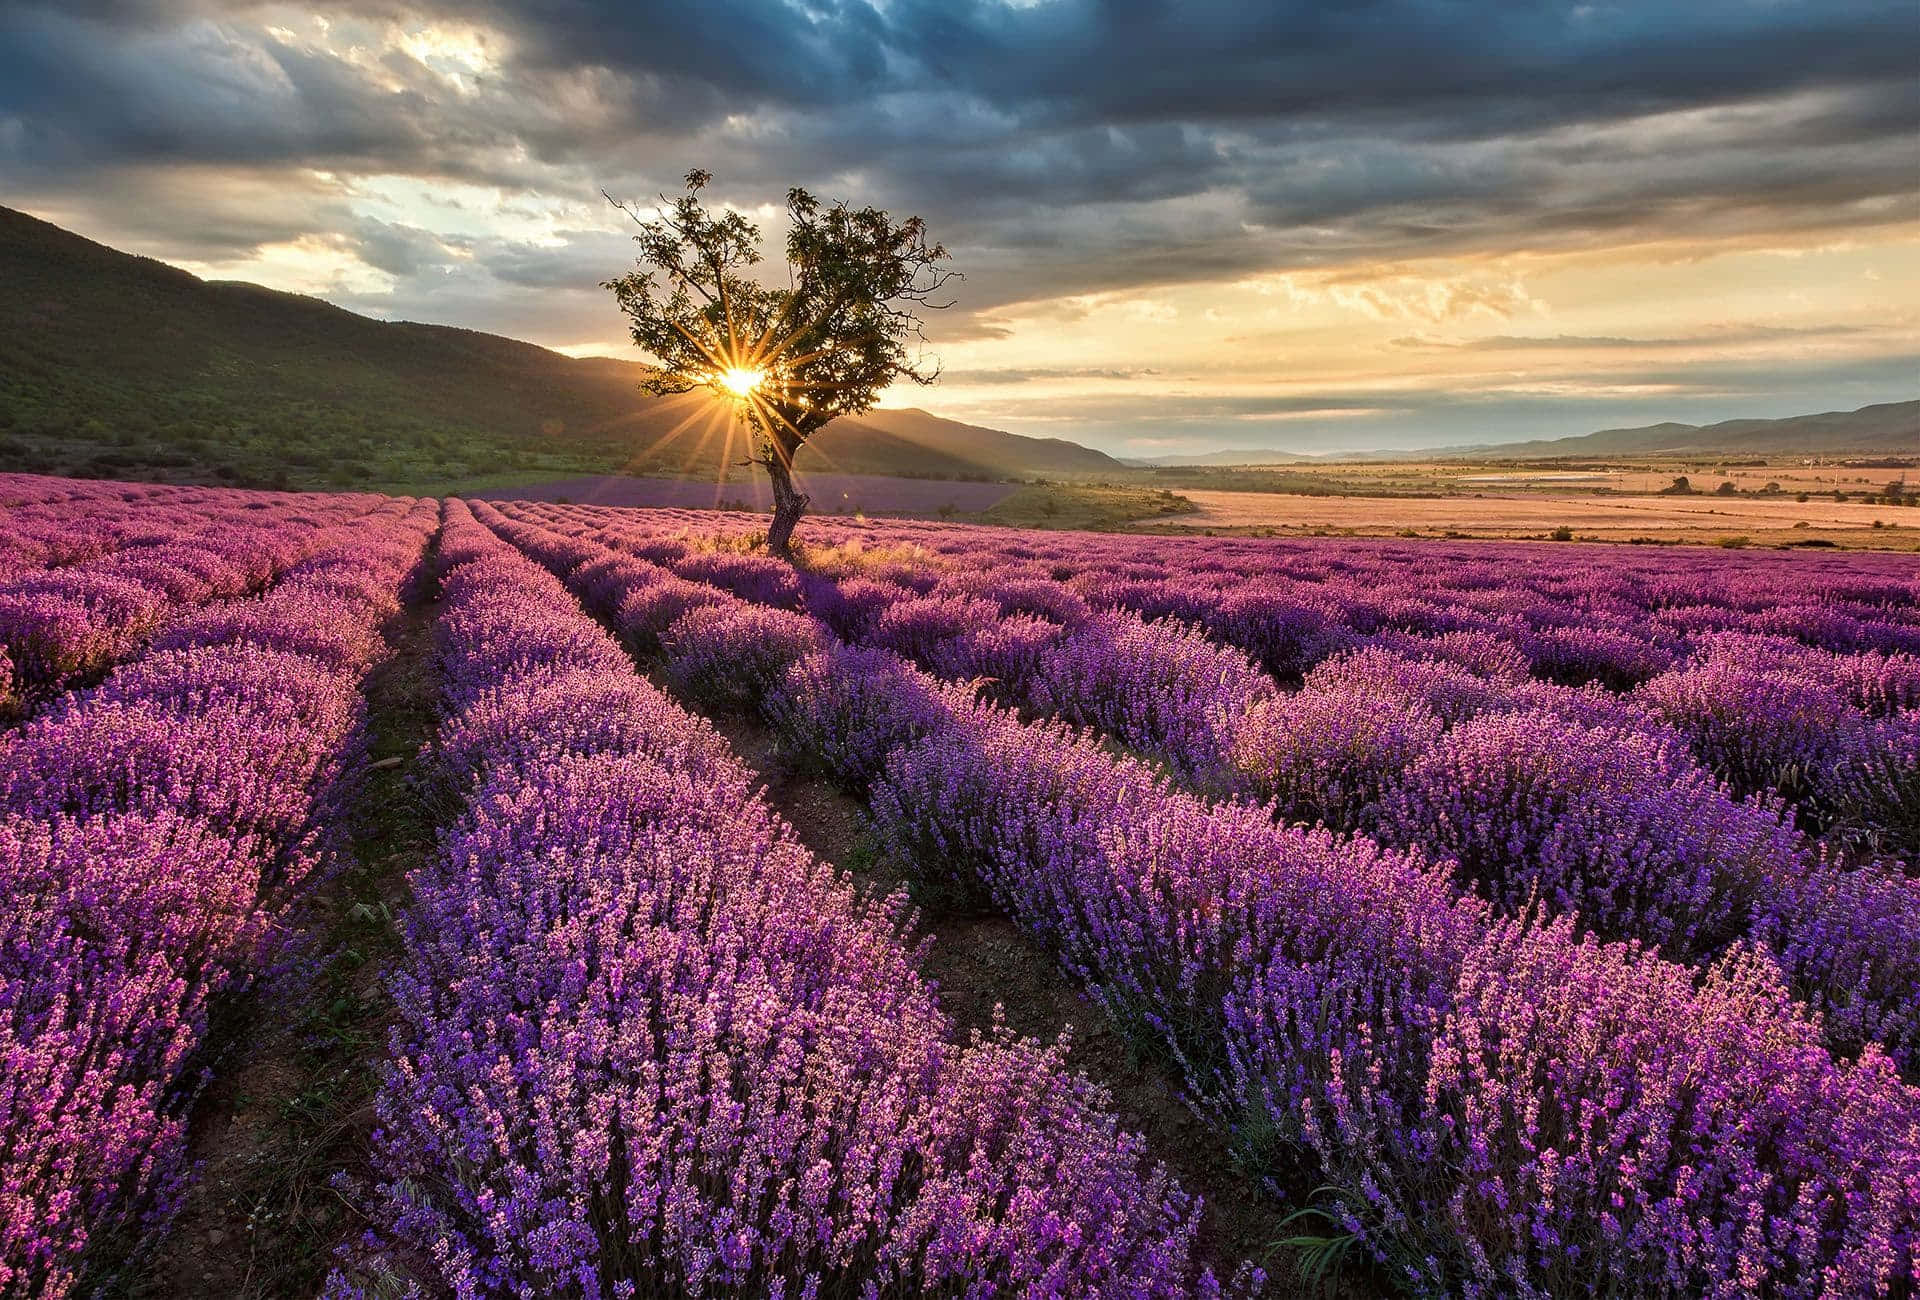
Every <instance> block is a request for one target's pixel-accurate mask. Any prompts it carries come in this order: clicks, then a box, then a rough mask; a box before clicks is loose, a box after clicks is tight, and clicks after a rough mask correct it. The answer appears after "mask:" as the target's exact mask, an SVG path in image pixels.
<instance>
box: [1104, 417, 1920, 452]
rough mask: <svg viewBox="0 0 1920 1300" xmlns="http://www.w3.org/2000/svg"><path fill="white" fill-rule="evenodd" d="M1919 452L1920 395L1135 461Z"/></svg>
mask: <svg viewBox="0 0 1920 1300" xmlns="http://www.w3.org/2000/svg"><path fill="white" fill-rule="evenodd" d="M1665 455H1681V456H1848V455H1861V456H1882V455H1891V456H1913V455H1920V401H1913V402H1882V403H1879V404H1878V405H1874V406H1863V407H1861V408H1860V409H1859V410H1857V411H1824V412H1822V413H1820V414H1818V415H1791V416H1786V417H1784V418H1781V419H1774V420H1758V419H1745V420H1722V421H1721V422H1720V423H1718V424H1705V425H1702V424H1677V423H1673V422H1668V423H1665V424H1649V425H1643V426H1640V427H1638V428H1633V429H1601V430H1600V431H1599V432H1597V433H1582V434H1576V435H1574V436H1572V437H1567V438H1536V439H1534V440H1532V441H1529V442H1499V443H1475V444H1473V445H1471V446H1450V447H1421V448H1416V449H1414V450H1412V451H1374V452H1337V453H1329V454H1325V455H1317V456H1305V455H1301V454H1299V453H1297V452H1290V451H1272V450H1257V451H1211V452H1202V453H1198V454H1195V455H1190V456H1155V457H1153V458H1151V459H1139V460H1129V461H1127V462H1126V463H1127V464H1129V465H1137V466H1142V467H1171V466H1228V465H1312V464H1316V463H1317V464H1323V465H1324V464H1328V463H1330V462H1335V461H1352V460H1387V461H1420V460H1485V459H1489V458H1498V459H1500V460H1536V459H1548V458H1553V457H1560V456H1573V457H1582V458H1587V459H1592V458H1596V457H1609V456H1665Z"/></svg>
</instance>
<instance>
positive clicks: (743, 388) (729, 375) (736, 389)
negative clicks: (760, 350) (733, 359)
mask: <svg viewBox="0 0 1920 1300" xmlns="http://www.w3.org/2000/svg"><path fill="white" fill-rule="evenodd" d="M766 377H767V376H766V372H765V371H763V370H750V369H748V368H746V367H745V366H733V367H730V368H729V369H726V370H722V371H721V372H720V373H719V375H717V376H716V378H717V379H718V380H719V381H720V386H721V387H722V388H724V389H726V390H727V391H728V392H729V393H732V394H733V395H734V396H735V397H748V396H751V395H752V393H753V390H754V389H756V388H758V387H760V381H761V380H763V379H765V378H766Z"/></svg>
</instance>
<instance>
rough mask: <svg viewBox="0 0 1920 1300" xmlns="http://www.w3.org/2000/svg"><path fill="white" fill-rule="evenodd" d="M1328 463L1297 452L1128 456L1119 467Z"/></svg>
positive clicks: (1321, 457)
mask: <svg viewBox="0 0 1920 1300" xmlns="http://www.w3.org/2000/svg"><path fill="white" fill-rule="evenodd" d="M1331 459H1333V457H1332V456H1331V455H1317V456H1316V455H1312V454H1310V453H1308V452H1301V451H1272V450H1262V451H1203V452H1197V453H1195V454H1193V455H1191V456H1128V457H1124V458H1123V460H1122V463H1123V464H1127V465H1133V466H1136V467H1138V468H1140V469H1159V468H1166V467H1172V466H1177V465H1315V464H1322V463H1324V462H1326V461H1328V460H1331Z"/></svg>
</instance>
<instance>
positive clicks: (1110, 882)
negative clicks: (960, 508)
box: [498, 518, 1920, 1296]
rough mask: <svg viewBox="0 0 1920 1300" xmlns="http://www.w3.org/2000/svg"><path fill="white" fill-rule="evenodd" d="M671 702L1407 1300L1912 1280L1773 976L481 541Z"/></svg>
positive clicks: (1892, 1130)
mask: <svg viewBox="0 0 1920 1300" xmlns="http://www.w3.org/2000/svg"><path fill="white" fill-rule="evenodd" d="M498 526H499V527H500V528H501V530H502V531H503V532H504V533H506V534H507V535H508V536H510V537H512V538H513V539H514V540H515V541H516V543H517V544H519V545H521V546H522V547H523V548H525V549H527V550H528V551H529V553H531V554H533V555H535V556H536V558H539V559H541V560H542V562H543V563H546V564H548V565H549V566H550V567H552V568H554V569H555V570H556V571H558V572H561V573H564V574H566V575H567V577H568V581H569V582H570V583H571V584H573V585H574V586H575V587H576V589H577V590H579V591H580V592H581V593H582V594H583V595H585V596H586V597H587V598H588V599H589V600H590V601H591V602H594V603H596V604H597V605H598V607H600V608H602V609H603V610H604V611H605V612H607V613H608V615H609V617H611V618H612V619H613V620H614V621H615V622H616V624H617V625H618V626H620V627H621V628H622V630H623V632H625V633H626V634H627V635H628V636H629V637H630V639H632V640H633V641H634V643H635V644H636V645H646V644H649V643H651V644H655V645H658V646H659V647H661V649H662V651H663V653H664V655H665V661H666V666H667V670H668V672H669V673H670V674H671V675H672V676H673V677H674V679H675V680H676V681H677V682H678V683H679V684H680V685H681V687H682V689H685V690H687V691H689V692H693V693H696V694H698V695H700V696H701V697H702V698H705V699H707V700H710V701H714V702H716V703H717V704H726V703H729V702H732V703H740V704H745V705H747V706H749V707H757V708H758V709H759V711H760V712H761V713H762V715H763V716H764V717H766V718H767V719H768V720H769V721H770V722H771V723H773V724H774V725H775V727H776V728H777V729H779V730H780V731H781V733H782V734H783V736H784V737H786V738H788V739H789V740H790V741H792V742H795V743H796V744H797V745H799V746H802V747H804V746H812V745H818V746H819V749H818V751H817V752H818V753H819V754H820V756H821V757H822V759H823V760H824V761H825V762H827V763H828V764H830V765H832V766H833V767H835V768H836V770H837V771H838V772H839V773H840V775H842V777H843V778H845V779H847V780H849V781H850V782H862V781H864V782H867V783H868V784H869V793H870V799H871V807H872V810H873V815H874V818H875V821H876V825H877V826H878V828H879V829H880V831H881V832H882V834H883V836H884V837H885V839H886V841H887V842H888V844H889V845H890V847H891V849H892V850H893V851H894V852H896V853H898V854H900V855H901V856H903V857H904V858H906V859H907V860H909V861H911V862H914V863H917V864H919V865H920V867H921V869H923V870H934V871H940V872H952V873H954V875H955V880H954V882H952V883H958V884H961V885H964V886H968V887H971V888H973V889H975V890H977V891H979V892H980V893H981V894H983V895H984V896H985V897H987V898H988V899H990V900H991V901H992V902H993V903H994V904H995V905H997V906H998V907H1000V908H1001V909H1003V910H1005V911H1006V912H1007V913H1008V914H1009V915H1011V916H1013V917H1014V918H1015V919H1017V920H1018V921H1019V922H1020V923H1021V924H1022V925H1024V926H1025V927H1026V928H1028V929H1029V930H1030V931H1032V932H1033V933H1034V934H1036V935H1037V936H1038V937H1040V938H1041V939H1042V940H1044V941H1045V942H1046V943H1047V944H1048V946H1049V947H1050V948H1051V949H1052V950H1053V951H1055V952H1056V953H1057V954H1058V956H1059V959H1060V961H1061V963H1062V965H1063V966H1064V967H1065V968H1066V969H1067V970H1068V971H1069V972H1070V973H1071V974H1073V975H1074V976H1075V977H1077V978H1078V979H1080V980H1082V981H1084V982H1085V983H1086V985H1087V987H1088V989H1089V991H1090V992H1091V993H1092V994H1093V995H1094V996H1095V997H1096V998H1098V999H1099V1000H1100V1001H1101V1002H1102V1003H1103V1005H1104V1006H1105V1007H1106V1008H1107V1009H1108V1011H1109V1012H1110V1013H1111V1014H1112V1015H1113V1016H1114V1017H1115V1019H1116V1020H1117V1021H1118V1022H1119V1023H1121V1024H1122V1025H1124V1026H1127V1027H1128V1028H1130V1029H1131V1030H1132V1031H1133V1032H1134V1033H1136V1034H1138V1035H1139V1036H1141V1037H1142V1038H1144V1039H1147V1040H1149V1041H1152V1042H1154V1043H1156V1044H1158V1046H1159V1047H1160V1048H1161V1049H1162V1050H1163V1051H1165V1052H1166V1053H1167V1055H1168V1056H1169V1058H1170V1059H1171V1060H1172V1061H1174V1062H1175V1063H1176V1065H1177V1066H1178V1068H1179V1069H1180V1071H1181V1072H1182V1074H1183V1076H1184V1077H1185V1079H1186V1081H1187V1084H1188V1087H1189V1089H1190V1093H1191V1096H1192V1099H1193V1101H1194V1103H1195V1104H1196V1106H1197V1107H1198V1108H1199V1109H1200V1111H1201V1112H1202V1113H1203V1114H1205V1115H1207V1116H1208V1117H1210V1118H1211V1119H1212V1120H1213V1121H1214V1122H1216V1123H1217V1124H1219V1125H1220V1127H1221V1128H1222V1129H1223V1131H1224V1132H1226V1133H1227V1134H1228V1136H1229V1137H1230V1139H1231V1140H1233V1141H1234V1142H1236V1143H1237V1144H1238V1145H1239V1146H1240V1148H1241V1149H1242V1150H1243V1151H1244V1152H1245V1154H1246V1156H1247V1158H1248V1159H1249V1160H1250V1161H1252V1162H1254V1164H1255V1165H1256V1167H1259V1168H1261V1169H1263V1170H1265V1171H1266V1172H1267V1174H1268V1176H1269V1177H1270V1179H1271V1180H1272V1182H1273V1184H1274V1185H1275V1187H1276V1189H1277V1190H1279V1191H1281V1193H1282V1194H1286V1193H1288V1192H1289V1191H1295V1190H1300V1189H1305V1188H1310V1187H1315V1186H1320V1185H1323V1184H1330V1185H1332V1186H1333V1187H1336V1188H1338V1189H1339V1192H1338V1194H1337V1197H1336V1199H1335V1200H1334V1202H1333V1203H1332V1204H1331V1205H1330V1206H1329V1207H1328V1209H1329V1212H1330V1213H1332V1214H1334V1215H1335V1216H1336V1217H1337V1218H1338V1219H1339V1220H1340V1221H1341V1222H1342V1223H1343V1224H1344V1225H1345V1227H1346V1228H1347V1229H1348V1230H1350V1231H1352V1232H1355V1233H1357V1234H1359V1235H1360V1237H1361V1238H1362V1240H1363V1241H1364V1242H1365V1243H1366V1246H1367V1249H1369V1250H1370V1251H1371V1252H1372V1253H1373V1255H1374V1256H1375V1258H1376V1259H1377V1260H1378V1261H1379V1263H1380V1265H1381V1266H1382V1267H1383V1268H1385V1269H1387V1270H1389V1271H1390V1273H1391V1274H1392V1275H1393V1276H1394V1277H1395V1278H1396V1279H1397V1280H1398V1281H1399V1282H1401V1283H1403V1284H1405V1285H1407V1286H1408V1287H1409V1288H1411V1289H1414V1290H1417V1291H1422V1292H1433V1293H1447V1294H1476V1295H1494V1294H1500V1295H1532V1296H1543V1295H1558V1294H1573V1293H1596V1292H1597V1293H1608V1294H1620V1295H1667V1294H1676V1293H1679V1294H1704V1295H1729V1296H1731V1295H1747V1294H1754V1293H1763V1294H1777V1295H1833V1296H1842V1295H1862V1294H1884V1293H1887V1292H1889V1291H1895V1290H1900V1289H1903V1288H1911V1287H1912V1286H1913V1285H1914V1283H1915V1282H1916V1281H1920V1271H1917V1270H1920V1263H1917V1262H1916V1253H1915V1252H1916V1233H1920V1092H1916V1090H1915V1089H1913V1088H1910V1087H1907V1086H1904V1085H1902V1084H1901V1083H1900V1082H1899V1080H1898V1078H1897V1076H1896V1075H1895V1073H1894V1070H1893V1068H1892V1066H1891V1064H1890V1063H1889V1062H1888V1060H1887V1059H1886V1058H1885V1056H1884V1055H1882V1054H1881V1053H1880V1052H1879V1051H1878V1050H1877V1049H1875V1048H1869V1049H1867V1050H1866V1051H1865V1052H1863V1054H1862V1056H1861V1058H1860V1059H1859V1060H1858V1061H1853V1062H1846V1061H1842V1062H1836V1061H1835V1060H1834V1059H1833V1057H1832V1056H1831V1055H1830V1054H1829V1053H1828V1052H1827V1051H1826V1050H1825V1049H1824V1048H1823V1046H1822V1045H1821V1042H1820V1026H1819V1024H1818V1022H1817V1020H1815V1019H1812V1018H1810V1017H1808V1016H1807V1015H1806V1014H1805V1012H1804V1011H1803V1010H1802V1009H1800V1008H1798V1007H1796V1006H1795V1005H1794V1003H1793V1002H1792V1000H1791V999H1790V997H1789V996H1788V994H1787V992H1786V990H1785V989H1784V988H1782V987H1781V985H1780V984H1779V981H1778V978H1777V976H1776V974H1775V972H1774V970H1773V968H1772V966H1771V964H1770V963H1768V962H1766V961H1763V960H1759V959H1757V958H1755V957H1753V956H1751V955H1743V954H1735V955H1733V956H1731V957H1730V958H1729V959H1728V960H1726V961H1724V962H1722V963H1720V964H1718V965H1717V966H1715V967H1714V968H1713V969H1712V970H1711V971H1710V972H1708V973H1707V974H1706V975H1705V976H1704V977H1702V976H1698V975H1696V973H1695V972H1693V971H1690V970H1688V969H1687V968H1685V967H1682V966H1679V965H1676V964H1674V963H1671V962H1668V961H1665V960H1662V959H1660V958H1659V957H1657V956H1655V955H1652V954H1649V953H1647V952H1644V951H1642V950H1639V949H1637V948H1635V947H1633V946H1631V945H1608V944H1602V943H1600V942H1598V941H1597V940H1594V939H1592V938H1584V939H1582V938H1579V937H1577V936H1576V935H1575V934H1574V932H1573V931H1572V928H1571V927H1570V925H1569V924H1567V923H1566V922H1565V921H1540V920H1537V919H1534V918H1532V917H1521V918H1517V919H1504V920H1503V919H1499V918H1496V917H1495V916H1493V915H1491V914H1490V912H1489V911H1488V909H1487V907H1486V906H1485V905H1484V904H1482V903H1479V902H1477V901H1475V900H1473V899H1471V898H1462V897H1460V896H1459V895H1458V893H1457V891H1456V890H1455V889H1454V887H1453V885H1452V882H1451V881H1450V879H1449V878H1448V876H1447V873H1446V872H1445V871H1444V870H1442V869H1439V868H1435V867H1432V866H1429V865H1428V864H1426V863H1424V862H1423V861H1422V860H1420V859H1419V858H1417V857H1414V856H1412V855H1408V854H1405V853H1397V852H1392V851H1389V850H1384V849H1381V848H1379V847H1377V846H1374V845H1370V844H1367V843H1365V842H1363V841H1354V840H1342V839H1336V838H1334V837H1333V836H1331V835H1329V834H1327V833H1325V832H1309V831H1303V830H1299V829H1293V828H1288V827H1283V826H1279V825H1276V824H1274V822H1273V821H1272V820H1271V818H1269V817H1268V816H1267V815H1266V813H1265V812H1264V811H1263V810H1259V809H1254V808H1250V807H1247V806H1244V805H1223V806H1209V805H1208V804H1206V803H1204V802H1202V801H1201V800H1199V799H1196V798H1194V797H1192V796H1189V795H1185V794H1182V793H1179V792H1177V791H1175V790H1173V789H1171V788H1169V787H1168V786H1167V784H1166V783H1165V782H1164V780H1162V779H1161V778H1159V777H1157V776H1156V775H1155V774H1154V773H1153V772H1152V771H1150V770H1149V769H1147V768H1145V767H1143V766H1141V765H1140V764H1138V763H1137V762H1133V761H1130V760H1127V759H1124V758H1117V757H1115V756H1114V755H1112V754H1110V753H1108V752H1107V751H1106V750H1104V749H1103V748H1102V747H1101V746H1099V745H1098V744H1096V743H1094V742H1093V741H1092V740H1090V739H1089V738H1087V737H1085V736H1084V735H1081V734H1078V733H1075V732H1073V731H1072V730H1070V729H1067V728H1064V727H1061V726H1059V725H1056V724H1040V725H1032V724H1022V723H1021V722H1019V720H1018V719H1016V718H1015V717H1013V716H1011V715H1010V714H1007V713H1005V712H1003V711H1001V710H998V709H996V708H993V707H991V706H986V705H979V704H975V703H973V702H971V700H970V699H969V698H968V697H967V695H966V694H965V693H964V692H956V691H955V690H954V689H953V688H949V687H942V686H941V685H939V684H938V683H937V682H935V681H934V680H932V679H930V678H928V677H926V676H924V675H922V674H920V673H918V672H916V671H915V670H913V669H911V668H910V667H908V666H907V665H905V664H904V663H903V662H902V661H901V660H899V659H898V658H897V657H896V656H893V655H891V654H890V653H887V652H883V651H875V650H869V649H858V648H850V647H847V646H845V645H843V644H841V643H839V642H838V641H837V640H836V639H835V638H833V637H832V636H831V635H830V634H829V633H828V632H827V631H826V630H825V629H824V628H823V627H821V626H820V625H819V624H818V623H817V622H815V621H813V620H811V619H808V618H805V617H802V616H800V615H798V614H795V613H792V612H788V611H782V610H778V609H769V608H765V607H757V606H754V605H750V604H748V603H746V602H744V601H741V600H739V599H736V598H732V597H729V596H728V595H726V594H724V593H721V592H719V591H717V590H716V589H715V588H713V587H712V586H708V585H705V584H694V583H690V582H688V580H686V579H684V578H680V577H677V576H675V575H673V574H671V573H669V572H667V571H665V570H663V569H661V568H659V567H658V566H655V565H652V564H650V563H648V562H647V561H644V560H642V559H640V558H638V557H636V556H633V555H621V554H618V553H612V552H609V551H607V550H606V548H604V547H601V546H598V545H596V544H594V543H592V542H588V541H586V540H584V539H581V538H576V537H568V536H565V535H562V534H558V533H554V532H551V531H548V530H545V529H542V528H539V527H537V526H533V525H530V524H527V523H524V522H522V523H515V522H513V521H509V520H505V519H504V518H502V519H500V520H499V523H498Z"/></svg>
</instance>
